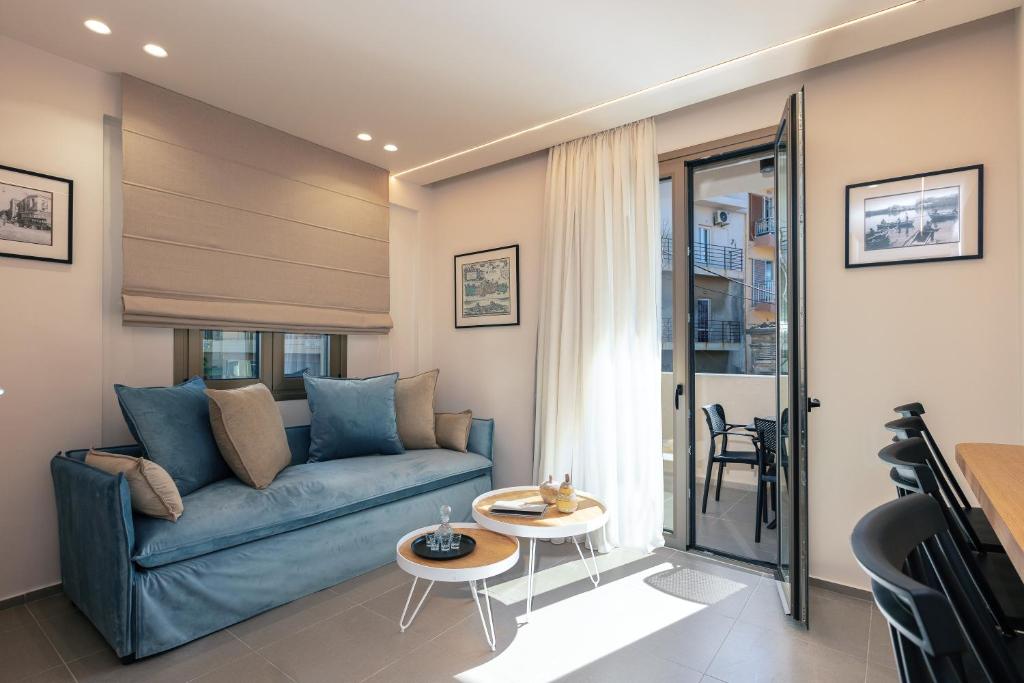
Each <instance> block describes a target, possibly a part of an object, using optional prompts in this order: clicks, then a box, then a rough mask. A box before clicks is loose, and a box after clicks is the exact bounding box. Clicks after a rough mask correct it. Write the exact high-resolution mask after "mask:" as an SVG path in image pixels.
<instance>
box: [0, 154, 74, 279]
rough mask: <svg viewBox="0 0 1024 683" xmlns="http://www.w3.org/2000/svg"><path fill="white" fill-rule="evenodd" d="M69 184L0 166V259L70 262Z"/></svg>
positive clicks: (54, 178) (37, 174)
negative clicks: (8, 257) (2, 257)
mask: <svg viewBox="0 0 1024 683" xmlns="http://www.w3.org/2000/svg"><path fill="white" fill-rule="evenodd" d="M73 186H74V183H72V182H71V181H70V180H68V179H67V178H58V177H56V176H52V175H45V174H43V173H34V172H32V171H24V170H22V169H20V168H11V167H9V166H0V256H10V257H13V258H25V259H35V260H37V261H53V262H55V263H71V210H72V188H73Z"/></svg>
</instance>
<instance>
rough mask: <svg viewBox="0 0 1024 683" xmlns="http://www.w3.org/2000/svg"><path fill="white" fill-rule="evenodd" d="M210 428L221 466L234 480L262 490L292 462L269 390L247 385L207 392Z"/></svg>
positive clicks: (258, 385) (286, 438)
mask: <svg viewBox="0 0 1024 683" xmlns="http://www.w3.org/2000/svg"><path fill="white" fill-rule="evenodd" d="M206 395H207V396H208V397H209V399H210V427H211V428H212V429H213V438H214V440H216V442H217V446H218V447H219V448H220V454H221V455H222V456H223V457H224V462H226V463H227V464H228V467H230V468H231V471H232V472H234V473H235V476H236V477H238V478H239V479H241V480H242V481H243V482H245V483H246V484H248V485H249V486H252V487H254V488H258V489H265V488H267V487H268V486H270V482H272V481H274V477H276V476H277V473H278V472H280V471H281V470H283V469H284V468H285V467H288V465H290V464H291V462H292V452H291V449H290V448H288V437H286V436H285V433H284V421H283V420H282V419H281V411H279V410H278V409H277V404H276V403H275V402H274V396H273V394H271V393H270V389H267V387H266V386H264V385H262V384H250V385H249V386H246V387H242V388H241V389H207V390H206Z"/></svg>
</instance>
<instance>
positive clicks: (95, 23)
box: [85, 19, 110, 36]
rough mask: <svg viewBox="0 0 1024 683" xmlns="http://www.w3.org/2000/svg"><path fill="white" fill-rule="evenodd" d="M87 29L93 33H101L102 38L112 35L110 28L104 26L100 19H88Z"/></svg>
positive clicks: (86, 21)
mask: <svg viewBox="0 0 1024 683" xmlns="http://www.w3.org/2000/svg"><path fill="white" fill-rule="evenodd" d="M85 27H86V28H87V29H89V30H90V31H92V32H93V33H99V34H100V35H101V36H109V35H110V27H109V26H107V25H106V24H104V23H103V22H102V21H100V20H99V19H86V20H85Z"/></svg>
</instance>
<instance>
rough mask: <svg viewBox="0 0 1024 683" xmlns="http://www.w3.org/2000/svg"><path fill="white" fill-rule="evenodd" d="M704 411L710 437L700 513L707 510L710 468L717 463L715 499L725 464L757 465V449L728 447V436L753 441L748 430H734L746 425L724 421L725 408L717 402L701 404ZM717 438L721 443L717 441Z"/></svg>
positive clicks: (719, 494)
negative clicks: (748, 449) (746, 449)
mask: <svg viewBox="0 0 1024 683" xmlns="http://www.w3.org/2000/svg"><path fill="white" fill-rule="evenodd" d="M701 410H703V411H704V419H705V420H706V421H707V423H708V432H709V433H710V434H711V438H710V439H709V441H708V469H707V472H706V474H705V475H704V500H703V502H702V503H701V506H700V511H701V513H706V512H707V511H708V486H709V485H710V483H711V473H712V468H713V467H714V466H715V463H718V482H717V483H716V484H715V500H718V499H719V497H720V496H721V493H722V474H723V473H724V471H725V466H726V465H729V464H742V465H750V466H751V467H756V466H757V451H756V449H755V450H750V451H737V450H732V449H730V448H729V437H730V436H734V437H745V438H748V439H750V440H751V444H753V441H754V438H755V436H754V434H750V433H748V432H736V431H733V430H735V429H745V428H746V425H740V424H732V423H730V422H726V421H725V408H723V407H722V406H721V404H719V403H710V404H708V405H706V406H701ZM719 440H720V441H721V443H719Z"/></svg>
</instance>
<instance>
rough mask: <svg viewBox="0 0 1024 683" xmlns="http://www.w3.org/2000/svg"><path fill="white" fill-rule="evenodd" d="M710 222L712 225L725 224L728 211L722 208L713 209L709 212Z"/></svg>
mask: <svg viewBox="0 0 1024 683" xmlns="http://www.w3.org/2000/svg"><path fill="white" fill-rule="evenodd" d="M711 222H712V224H714V225H725V224H727V223H728V222H729V212H728V211H723V210H722V209H715V210H714V211H713V212H711Z"/></svg>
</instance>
